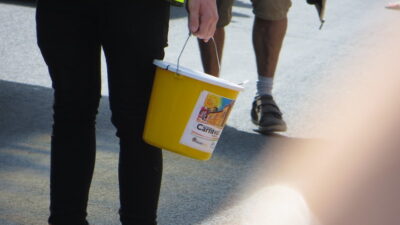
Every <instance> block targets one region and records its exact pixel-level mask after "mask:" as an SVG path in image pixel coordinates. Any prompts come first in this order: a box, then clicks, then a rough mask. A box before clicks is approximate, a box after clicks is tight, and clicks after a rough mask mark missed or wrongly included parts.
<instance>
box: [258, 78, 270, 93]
mask: <svg viewBox="0 0 400 225" xmlns="http://www.w3.org/2000/svg"><path fill="white" fill-rule="evenodd" d="M273 84H274V78H273V77H264V76H258V81H257V94H256V96H262V95H272V87H273Z"/></svg>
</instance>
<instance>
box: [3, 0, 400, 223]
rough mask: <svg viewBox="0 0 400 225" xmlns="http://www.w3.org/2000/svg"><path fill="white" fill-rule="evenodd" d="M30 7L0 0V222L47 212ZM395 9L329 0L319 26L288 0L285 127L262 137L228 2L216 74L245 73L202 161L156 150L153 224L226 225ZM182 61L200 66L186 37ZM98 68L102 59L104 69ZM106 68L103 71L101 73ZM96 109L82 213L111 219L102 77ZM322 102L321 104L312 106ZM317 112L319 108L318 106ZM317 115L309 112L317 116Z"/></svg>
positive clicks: (176, 14)
mask: <svg viewBox="0 0 400 225" xmlns="http://www.w3.org/2000/svg"><path fill="white" fill-rule="evenodd" d="M34 13H35V8H34V4H32V3H31V2H29V1H22V0H21V1H16V0H15V1H13V0H0V22H1V23H0V24H1V25H0V40H1V42H0V224H1V225H22V224H27V225H37V224H45V221H46V218H47V216H48V203H49V202H48V186H49V183H48V176H49V141H50V137H49V134H50V128H51V102H52V97H51V96H52V91H51V89H50V87H51V84H50V80H49V78H48V75H47V68H46V66H45V64H44V62H43V60H42V58H41V55H40V52H39V50H38V48H37V46H36V38H35V16H34ZM399 16H400V13H395V12H393V11H388V10H385V9H384V8H383V3H382V2H379V1H375V0H355V1H348V0H336V1H329V2H328V9H327V15H326V19H327V22H326V24H325V26H324V28H323V29H322V31H320V30H318V27H319V21H318V18H317V14H316V11H315V9H314V8H313V7H311V6H309V5H307V4H306V3H305V1H302V0H296V1H294V2H293V7H292V9H291V11H290V14H289V29H288V32H287V36H286V39H285V42H284V47H283V50H282V53H281V58H280V62H279V68H278V71H277V76H276V81H275V89H274V93H275V96H276V99H277V101H278V103H279V105H280V106H281V108H282V110H283V112H284V116H285V119H286V120H287V122H288V125H289V130H288V132H286V133H283V134H282V135H276V136H262V135H259V134H257V133H255V132H254V131H253V129H254V128H255V127H254V126H253V125H252V124H251V122H250V119H249V112H250V105H251V101H252V98H253V97H254V93H255V88H254V87H255V81H256V78H257V74H256V68H255V62H254V54H253V50H252V45H251V29H252V21H253V15H252V9H251V3H250V1H242V0H241V1H237V2H236V3H235V7H234V14H233V21H232V23H231V25H230V26H228V27H227V28H226V33H227V37H226V44H225V52H224V58H223V61H222V74H221V77H222V78H224V79H227V80H230V81H234V82H238V83H239V82H241V81H243V80H249V81H250V82H249V83H248V84H247V85H246V90H245V91H244V92H243V93H241V94H240V96H239V98H238V99H237V103H236V105H235V108H234V110H233V112H232V114H231V116H230V118H229V121H228V124H227V127H226V128H225V129H224V132H223V134H222V137H221V139H220V142H219V143H218V146H217V148H216V150H215V153H214V155H213V157H212V159H211V160H209V161H206V162H203V161H196V160H192V159H189V158H185V157H182V156H179V155H176V154H173V153H169V152H165V154H164V156H165V163H164V179H163V184H162V191H161V199H160V207H159V222H160V224H161V225H194V224H204V225H206V224H235V222H234V221H232V219H229V218H226V217H223V218H221V217H214V215H215V212H216V211H219V210H221V209H223V208H226V207H230V206H232V205H233V204H235V201H234V199H236V198H237V197H238V196H240V195H241V194H242V192H241V190H243V189H244V188H245V187H246V185H247V183H246V179H247V177H248V176H249V175H251V174H252V173H253V172H254V170H255V168H256V167H257V165H258V164H259V163H262V161H260V158H259V157H258V156H259V155H260V154H265V153H267V154H268V155H270V157H271V158H273V157H275V156H276V155H279V149H282V148H284V146H286V145H287V144H290V143H296V142H299V143H300V142H308V141H313V140H315V139H318V138H320V137H319V136H318V133H316V132H315V131H314V126H315V123H314V122H315V121H314V118H315V116H316V115H315V114H313V113H314V112H316V110H317V108H318V110H319V112H322V113H323V112H328V111H332V110H334V106H332V105H330V104H329V102H326V101H325V99H327V98H328V97H329V96H334V95H336V94H338V93H343V92H347V91H349V90H347V89H344V88H343V86H341V83H342V82H346V80H357V79H362V73H360V74H353V75H352V76H348V75H346V73H343V71H341V68H344V67H345V66H346V65H348V64H351V62H352V59H353V58H354V57H360V55H357V54H356V53H357V51H358V50H359V49H366V48H369V47H371V46H373V45H374V43H375V41H376V40H378V38H379V37H382V35H384V36H385V35H386V36H388V37H390V35H391V33H393V32H394V31H395V30H396V29H398V26H396V25H394V26H386V25H387V24H388V22H391V21H398V17H399ZM187 33H188V31H187V19H186V17H185V12H184V11H183V10H181V9H178V8H173V9H172V19H171V23H170V33H169V47H168V48H167V49H166V58H165V60H166V61H170V62H176V61H177V57H178V54H179V52H180V50H181V48H182V46H183V43H184V41H185V39H186V37H187ZM181 65H183V66H186V67H190V68H194V69H197V70H201V64H200V59H199V53H198V50H197V43H196V40H195V38H191V40H190V41H189V43H188V46H187V47H186V49H185V52H184V54H183V58H182V59H181ZM105 71H106V67H105V66H104V63H103V72H105ZM103 74H105V73H103ZM103 80H104V82H103V95H104V97H103V98H102V102H101V108H100V114H99V116H98V143H97V146H98V154H97V162H96V163H97V164H96V169H95V174H94V180H93V184H92V189H91V196H90V202H89V207H88V211H89V217H88V218H89V220H90V222H92V223H94V224H96V225H103V224H104V225H112V224H119V223H118V217H117V210H118V201H117V199H118V198H117V196H118V193H117V176H116V175H117V174H116V172H117V156H118V146H117V139H116V138H115V136H114V133H115V130H114V128H113V127H112V125H111V124H110V122H109V118H110V112H109V110H108V98H107V95H108V93H107V88H106V86H107V84H106V82H105V81H106V79H103ZM321 108H322V110H321ZM318 116H320V115H318ZM323 122H324V121H323V120H322V121H318V123H323Z"/></svg>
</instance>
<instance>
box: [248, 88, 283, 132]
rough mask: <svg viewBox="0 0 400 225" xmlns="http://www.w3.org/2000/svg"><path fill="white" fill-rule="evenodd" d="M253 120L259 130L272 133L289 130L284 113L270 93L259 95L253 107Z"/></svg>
mask: <svg viewBox="0 0 400 225" xmlns="http://www.w3.org/2000/svg"><path fill="white" fill-rule="evenodd" d="M251 120H252V122H253V123H254V124H255V125H257V126H258V130H256V131H257V132H260V133H262V134H270V133H273V132H283V131H286V130H287V126H286V123H285V121H283V118H282V113H281V111H280V110H279V108H278V106H277V105H276V103H275V101H274V99H273V98H272V96H270V95H262V96H257V97H256V98H255V99H254V102H253V107H252V109H251Z"/></svg>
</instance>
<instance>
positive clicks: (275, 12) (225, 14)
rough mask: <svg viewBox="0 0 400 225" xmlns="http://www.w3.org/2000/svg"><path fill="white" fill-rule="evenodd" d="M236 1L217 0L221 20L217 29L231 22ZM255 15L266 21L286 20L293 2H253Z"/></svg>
mask: <svg viewBox="0 0 400 225" xmlns="http://www.w3.org/2000/svg"><path fill="white" fill-rule="evenodd" d="M233 2H234V0H217V5H218V15H219V20H218V24H217V27H224V26H226V25H228V24H229V23H230V22H231V19H232V6H233ZM251 2H252V4H253V13H254V15H255V16H256V17H258V18H260V19H264V20H281V19H285V18H286V16H287V13H288V11H289V8H290V6H292V2H291V0H251Z"/></svg>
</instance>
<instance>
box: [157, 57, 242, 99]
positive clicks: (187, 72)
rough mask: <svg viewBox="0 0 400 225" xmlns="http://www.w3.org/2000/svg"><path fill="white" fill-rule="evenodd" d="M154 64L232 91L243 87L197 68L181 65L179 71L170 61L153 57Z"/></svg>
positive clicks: (240, 89)
mask: <svg viewBox="0 0 400 225" xmlns="http://www.w3.org/2000/svg"><path fill="white" fill-rule="evenodd" d="M153 63H154V65H156V66H158V67H160V68H162V69H166V70H169V71H171V72H174V73H177V74H179V75H183V76H186V77H189V78H193V79H195V80H199V81H202V82H205V83H209V84H213V85H216V86H220V87H223V88H227V89H231V90H234V91H243V90H244V87H242V86H240V85H238V84H235V83H233V82H230V81H227V80H224V79H221V78H218V77H214V76H211V75H209V74H206V73H204V72H200V71H197V70H192V69H189V68H186V67H183V66H179V71H178V66H177V65H176V64H173V63H170V62H165V61H162V60H158V59H155V60H154V61H153Z"/></svg>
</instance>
